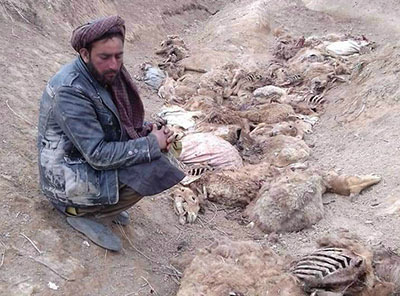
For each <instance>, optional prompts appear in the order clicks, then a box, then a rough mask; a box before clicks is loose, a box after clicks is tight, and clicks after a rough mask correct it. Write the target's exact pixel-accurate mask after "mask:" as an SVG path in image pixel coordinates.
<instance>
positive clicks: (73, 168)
mask: <svg viewBox="0 0 400 296" xmlns="http://www.w3.org/2000/svg"><path fill="white" fill-rule="evenodd" d="M124 38H125V25H124V20H123V19H121V18H120V17H119V16H111V17H106V18H102V19H98V20H95V21H92V22H90V23H88V24H85V25H82V26H80V27H78V28H76V29H75V30H74V31H73V34H72V38H71V45H72V47H73V48H74V49H75V50H76V51H77V53H79V56H78V57H77V58H76V59H75V60H74V61H72V62H71V63H70V64H67V65H65V66H63V67H62V68H61V70H60V71H59V72H57V73H56V74H55V75H54V76H53V77H52V78H51V79H50V81H49V82H48V84H47V86H46V88H45V90H44V92H43V96H42V98H41V102H40V114H39V133H38V151H39V171H40V185H41V189H42V192H43V193H44V195H45V196H46V197H47V198H48V199H49V200H50V201H51V203H52V204H53V205H54V207H55V208H57V209H58V210H59V211H60V212H62V213H64V214H65V215H66V216H67V222H68V223H69V224H70V225H71V226H72V227H73V228H74V229H76V230H78V231H80V232H82V233H84V234H85V235H86V236H88V237H89V238H90V239H91V240H92V241H94V242H95V243H96V244H98V245H100V246H102V247H104V248H107V249H110V250H115V251H119V250H120V249H121V241H120V239H119V238H118V237H117V236H116V235H114V234H113V233H112V232H111V230H110V229H109V228H108V227H107V226H106V225H104V224H103V223H100V222H99V220H98V218H104V217H111V219H113V221H114V222H115V223H119V224H122V225H126V224H127V223H129V220H130V219H129V215H128V213H127V211H126V210H127V209H128V208H130V207H132V206H133V205H134V204H135V203H137V202H138V201H139V200H140V199H141V198H142V197H143V196H148V195H154V194H157V193H160V192H162V191H164V190H166V189H168V188H170V187H172V186H174V185H175V184H177V183H179V182H180V181H181V180H182V179H183V177H184V173H183V172H182V171H180V170H179V169H178V168H176V167H175V166H174V165H172V164H171V162H170V161H169V159H168V157H167V156H166V155H165V153H163V152H165V151H168V149H169V148H170V146H171V144H172V142H173V140H174V134H173V132H172V131H170V130H169V129H168V127H166V126H165V125H154V124H150V123H146V122H144V107H143V103H142V101H141V99H140V96H139V94H138V91H137V88H136V86H135V85H134V84H133V81H132V78H131V76H130V75H129V73H128V71H127V69H126V68H125V67H124V64H123V54H124Z"/></svg>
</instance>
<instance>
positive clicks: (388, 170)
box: [0, 0, 400, 295]
mask: <svg viewBox="0 0 400 296" xmlns="http://www.w3.org/2000/svg"><path fill="white" fill-rule="evenodd" d="M343 1H344V0H343ZM343 1H342V2H343ZM256 2H260V1H254V0H235V1H228V0H202V1H200V0H198V1H196V0H192V1H184V0H166V1H155V0H149V1H128V0H114V1H102V0H87V1H76V0H72V1H67V2H66V1H61V0H54V1H44V0H27V1H21V0H4V1H2V2H0V49H1V51H0V52H1V55H0V73H1V75H0V89H1V92H0V105H1V108H0V118H1V125H0V135H1V136H0V137H1V141H0V200H1V203H0V217H1V221H2V223H1V225H0V295H176V293H177V291H178V289H179V277H177V276H176V275H178V274H179V273H178V272H177V271H176V269H178V270H180V271H182V270H183V269H184V268H185V266H186V264H187V262H188V260H190V257H191V256H192V255H193V254H195V252H196V250H197V249H198V248H200V247H204V246H207V245H210V244H212V243H213V242H214V241H217V240H220V239H221V238H222V237H228V238H231V239H233V240H255V241H259V242H260V243H264V244H267V245H269V246H271V247H272V248H273V249H274V250H275V251H277V252H278V253H280V254H284V255H287V254H289V255H292V256H298V255H300V254H303V253H305V252H307V251H310V250H311V249H313V248H314V247H315V241H316V239H318V238H320V237H322V236H325V235H328V234H334V233H337V232H340V231H347V232H351V233H354V234H356V235H358V236H359V237H360V238H361V239H362V240H363V241H364V242H365V244H367V245H368V246H370V247H376V246H378V245H385V246H386V247H390V248H392V249H394V250H397V251H400V249H399V247H400V228H399V227H398V222H399V215H391V216H378V215H377V213H378V212H379V209H380V206H381V204H382V203H383V202H384V200H385V199H386V198H387V197H389V196H394V197H396V196H398V195H399V194H400V187H399V186H400V185H399V184H400V181H399V179H398V172H399V171H400V157H399V153H400V141H399V139H398V137H399V129H398V126H400V118H399V116H397V115H398V114H399V111H400V104H399V101H400V92H399V91H398V83H397V81H398V80H399V73H400V72H399V66H400V64H399V63H400V62H399V56H400V48H399V45H398V44H397V43H396V37H398V35H399V33H400V30H399V23H398V20H397V19H396V18H395V17H396V16H397V15H396V12H398V5H397V3H396V1H382V0H366V1H362V2H361V1H344V2H345V4H346V5H344V6H340V5H337V6H335V7H333V6H329V5H324V3H325V4H326V2H329V1H323V0H320V1H304V2H305V4H307V5H308V6H306V5H305V4H304V3H303V2H302V1H299V0H295V1H289V0H283V1H264V3H265V4H263V6H261V7H263V9H265V18H266V23H267V22H268V24H269V25H266V24H263V23H262V22H261V24H260V25H259V26H258V24H257V26H256V25H254V24H253V25H249V26H248V27H243V26H238V27H234V28H235V30H231V31H229V28H232V26H234V25H235V24H237V23H239V24H242V23H240V21H241V20H242V17H244V16H243V15H244V11H246V13H248V12H249V11H251V10H245V9H244V8H245V7H247V8H248V7H249V5H250V6H251V5H252V3H256ZM275 2H276V3H275ZM278 2H279V3H278ZM336 2H338V1H336ZM339 2H340V1H339ZM353 2H354V3H353ZM257 7H260V6H257ZM257 9H260V8H257ZM312 9H315V10H312ZM324 10H326V11H324ZM371 12H373V13H374V16H375V17H372V16H371ZM116 13H118V14H120V15H121V16H122V17H124V18H125V19H126V22H127V29H128V34H127V37H128V42H127V43H126V56H125V64H126V65H127V67H128V69H129V70H130V71H131V72H132V74H133V75H141V73H140V65H141V64H142V63H143V62H147V61H148V62H153V63H156V62H158V61H160V58H159V57H157V56H156V55H155V54H154V49H155V48H156V47H157V46H158V44H159V43H160V41H162V40H163V39H165V37H166V36H167V35H170V34H178V35H180V36H181V37H182V38H183V39H184V40H185V41H186V43H187V45H188V47H189V48H190V51H191V52H193V53H204V55H203V58H202V59H200V58H199V56H201V55H199V54H197V55H196V58H193V59H192V60H191V59H190V58H189V59H188V62H190V63H192V64H197V65H201V66H203V67H204V68H206V69H208V68H209V67H211V65H218V64H222V63H224V62H226V61H229V60H232V59H236V61H242V62H243V63H248V64H251V63H258V62H260V60H261V59H265V57H266V56H268V55H269V54H270V50H271V44H272V43H271V42H272V37H271V36H272V35H271V34H269V31H270V30H272V29H273V28H276V27H282V26H283V27H285V28H287V30H288V31H289V32H292V33H293V34H294V35H305V36H311V35H326V34H329V33H340V34H346V33H348V34H353V35H361V34H363V35H365V36H366V37H367V38H368V39H370V40H373V41H375V42H376V43H377V48H376V50H375V51H374V52H372V53H371V54H369V55H368V56H365V57H360V59H362V61H363V62H364V65H365V66H364V67H363V70H362V72H361V74H360V75H359V76H358V77H357V78H356V79H354V80H352V81H351V82H349V83H344V84H340V85H337V86H336V87H335V88H334V89H332V90H330V91H329V92H328V93H327V94H326V99H327V104H326V110H325V113H324V114H323V115H322V116H321V119H320V121H319V123H318V125H317V127H316V129H315V131H314V133H313V134H312V135H311V136H309V137H308V138H307V143H308V144H309V145H311V146H313V161H314V162H316V163H318V164H319V165H320V166H322V167H324V168H326V169H331V168H337V169H341V170H342V171H343V172H345V173H348V174H369V173H375V174H378V175H380V176H382V178H383V181H382V182H381V183H380V184H378V185H376V186H374V187H372V188H370V189H368V190H366V191H365V192H363V193H362V194H361V195H360V196H358V197H357V198H355V199H354V200H350V199H349V198H348V197H341V196H337V195H333V194H326V195H324V202H325V216H324V218H323V219H322V220H321V221H320V222H319V223H317V224H316V225H314V227H312V228H310V229H306V230H303V231H301V232H298V233H289V234H282V235H278V236H277V238H276V239H270V237H268V236H265V235H264V234H263V233H262V232H261V231H259V230H257V229H252V228H249V227H246V223H245V222H246V221H244V220H243V219H242V218H241V214H240V211H239V210H238V209H235V208H226V207H222V206H220V205H215V204H212V203H207V204H206V205H205V211H204V213H202V214H201V215H200V217H199V219H198V220H197V221H196V223H195V224H193V225H185V226H181V225H180V224H179V223H178V219H177V216H176V215H175V214H174V211H173V206H172V201H171V200H170V198H169V196H168V195H167V194H163V195H160V196H155V197H148V198H145V199H144V200H143V201H141V202H140V204H139V205H138V206H136V207H134V208H132V209H131V210H130V214H131V217H132V220H133V221H132V223H131V225H129V226H127V227H125V228H121V227H117V226H116V225H111V227H112V228H113V231H114V232H115V233H117V234H118V235H119V236H120V237H121V238H122V240H123V251H122V252H121V253H110V252H106V251H105V250H103V249H101V248H99V247H97V246H96V245H94V244H93V243H91V242H90V241H88V240H87V239H86V238H85V237H84V236H82V235H80V234H79V233H77V232H75V231H73V230H72V229H71V228H70V227H69V226H68V225H67V223H65V218H64V217H62V216H61V215H59V214H58V213H57V212H56V211H55V210H54V209H53V208H52V206H50V205H49V203H48V201H47V200H46V199H45V198H44V197H43V196H42V195H41V194H40V192H39V187H38V173H37V151H36V133H37V129H36V123H37V117H38V106H39V99H40V96H41V93H42V91H43V88H44V86H45V84H46V82H47V80H48V79H49V78H50V77H51V76H52V75H53V74H54V73H55V72H56V71H57V70H58V69H59V68H60V67H61V66H62V65H63V64H64V63H67V62H69V61H70V60H72V59H73V58H74V57H75V53H74V52H73V50H72V48H71V47H70V45H69V38H70V33H71V31H72V29H73V28H74V27H75V26H77V25H78V24H81V23H84V22H86V21H88V20H89V19H92V18H95V17H98V16H102V15H108V14H116ZM364 16H365V17H364ZM367 16H368V17H367ZM386 22H387V25H385V24H386ZM243 24H244V23H243ZM377 24H379V25H377ZM240 29H243V31H240ZM252 30H254V31H252ZM235 32H239V33H240V34H236V33H235ZM253 32H256V33H254V34H253ZM257 34H258V35H257ZM260 34H261V35H260ZM263 34H264V35H263ZM255 36H265V40H258V39H257V40H256V39H255ZM215 52H219V53H222V55H221V56H223V58H222V59H221V58H220V57H221V56H218V58H215ZM243 52H244V53H243ZM242 53H243V54H242ZM213 57H214V59H213ZM138 85H139V88H140V91H141V94H142V97H143V100H144V103H145V106H146V110H147V112H148V114H150V113H153V112H156V111H157V110H159V108H160V107H161V105H162V103H163V102H162V100H161V99H160V98H158V96H157V94H156V93H155V92H154V91H153V90H151V89H150V88H149V87H147V86H146V85H145V84H144V83H142V82H141V81H138ZM30 240H31V241H30ZM50 282H51V283H54V284H56V285H57V287H58V290H53V289H51V288H49V286H48V284H49V283H50Z"/></svg>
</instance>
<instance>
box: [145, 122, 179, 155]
mask: <svg viewBox="0 0 400 296" xmlns="http://www.w3.org/2000/svg"><path fill="white" fill-rule="evenodd" d="M151 133H152V134H154V135H155V136H156V138H157V141H158V145H159V146H160V149H161V150H168V149H169V147H170V146H171V143H172V142H173V141H174V139H175V135H174V132H173V131H171V130H170V129H169V128H168V127H166V126H162V127H161V128H160V129H157V125H155V124H153V130H152V131H151Z"/></svg>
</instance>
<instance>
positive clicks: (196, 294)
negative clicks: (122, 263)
mask: <svg viewBox="0 0 400 296" xmlns="http://www.w3.org/2000/svg"><path fill="white" fill-rule="evenodd" d="M200 295H204V296H206V295H207V296H221V295H226V296H228V295H237V296H239V295H280V296H303V295H304V296H305V295H306V294H305V293H304V292H303V291H302V290H301V289H300V287H299V286H297V285H296V281H295V280H294V277H293V276H291V275H289V274H288V273H286V272H285V271H284V261H283V260H282V258H281V257H279V256H278V255H276V254H275V253H274V252H273V251H272V250H271V249H269V248H267V247H263V246H261V245H259V244H257V243H255V242H252V241H240V242H234V241H229V240H226V241H223V242H219V243H216V244H214V245H213V246H211V247H210V248H207V249H202V250H200V251H198V253H197V255H196V257H195V258H194V259H193V261H192V262H191V264H190V265H189V266H188V267H187V268H186V270H185V272H184V275H183V279H182V281H181V285H180V289H179V291H178V294H177V296H200Z"/></svg>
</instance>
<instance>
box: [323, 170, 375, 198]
mask: <svg viewBox="0 0 400 296" xmlns="http://www.w3.org/2000/svg"><path fill="white" fill-rule="evenodd" d="M380 181H381V177H379V176H376V175H339V174H338V173H336V172H335V171H329V172H328V173H326V174H325V175H324V183H325V186H326V190H327V191H328V192H333V193H337V194H340V195H347V196H349V195H350V196H352V197H353V196H357V195H358V194H359V193H360V192H361V191H362V190H364V189H365V188H368V187H370V186H372V185H375V184H377V183H379V182H380Z"/></svg>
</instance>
